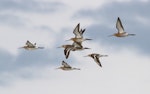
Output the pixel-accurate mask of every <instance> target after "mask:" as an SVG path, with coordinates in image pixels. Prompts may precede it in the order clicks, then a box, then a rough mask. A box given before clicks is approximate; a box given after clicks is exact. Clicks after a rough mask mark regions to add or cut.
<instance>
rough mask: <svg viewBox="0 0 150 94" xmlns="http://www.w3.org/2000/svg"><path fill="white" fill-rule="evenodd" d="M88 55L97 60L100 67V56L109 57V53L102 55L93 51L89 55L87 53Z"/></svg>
mask: <svg viewBox="0 0 150 94" xmlns="http://www.w3.org/2000/svg"><path fill="white" fill-rule="evenodd" d="M87 56H88V57H91V58H93V59H94V61H95V62H96V63H97V64H98V65H99V66H100V67H102V65H101V62H100V60H99V58H100V57H107V56H108V55H100V54H97V53H92V54H89V55H87ZM87 56H86V57H87Z"/></svg>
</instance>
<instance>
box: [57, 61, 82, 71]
mask: <svg viewBox="0 0 150 94" xmlns="http://www.w3.org/2000/svg"><path fill="white" fill-rule="evenodd" d="M57 69H62V70H65V71H69V70H80V68H73V67H71V66H70V65H69V64H67V63H66V62H65V61H62V66H61V67H58V68H57Z"/></svg>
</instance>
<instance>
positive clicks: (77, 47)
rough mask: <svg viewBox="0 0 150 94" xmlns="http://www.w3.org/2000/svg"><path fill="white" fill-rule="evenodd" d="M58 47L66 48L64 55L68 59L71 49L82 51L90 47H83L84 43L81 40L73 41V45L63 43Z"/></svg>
mask: <svg viewBox="0 0 150 94" xmlns="http://www.w3.org/2000/svg"><path fill="white" fill-rule="evenodd" d="M58 48H64V55H65V57H66V59H68V57H69V54H70V51H82V50H84V49H90V48H87V47H83V46H82V43H79V42H73V44H72V45H69V44H67V45H62V46H61V47H58Z"/></svg>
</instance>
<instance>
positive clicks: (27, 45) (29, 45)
mask: <svg viewBox="0 0 150 94" xmlns="http://www.w3.org/2000/svg"><path fill="white" fill-rule="evenodd" d="M20 48H24V49H26V50H36V49H43V48H44V47H37V46H36V43H34V44H33V43H31V42H30V41H29V40H27V41H26V43H25V46H23V47H20Z"/></svg>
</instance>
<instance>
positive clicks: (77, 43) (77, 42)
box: [21, 17, 135, 70]
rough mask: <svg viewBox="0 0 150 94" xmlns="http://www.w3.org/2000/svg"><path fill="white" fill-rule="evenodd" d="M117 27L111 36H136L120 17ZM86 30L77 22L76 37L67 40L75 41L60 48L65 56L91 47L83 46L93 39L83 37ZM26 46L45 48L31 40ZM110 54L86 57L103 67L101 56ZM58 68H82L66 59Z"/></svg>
mask: <svg viewBox="0 0 150 94" xmlns="http://www.w3.org/2000/svg"><path fill="white" fill-rule="evenodd" d="M116 28H117V30H118V32H117V33H114V34H113V35H110V36H116V37H126V36H134V35H135V34H129V33H127V32H125V31H124V27H123V25H122V22H121V20H120V18H119V17H118V19H117V22H116ZM84 32H85V29H80V23H79V24H77V26H76V27H75V29H74V30H73V33H74V35H75V37H74V38H70V39H69V40H67V41H70V40H71V41H73V43H72V44H67V45H62V46H60V47H58V48H64V55H65V58H66V59H68V57H69V54H70V52H71V51H82V50H85V49H90V48H88V47H83V45H82V42H84V41H87V40H92V39H89V38H84V37H83V33H84ZM21 48H24V49H26V50H35V49H43V48H44V47H38V46H36V43H34V44H33V43H31V42H30V41H28V40H27V42H26V45H25V46H23V47H21ZM107 56H108V55H101V54H98V53H91V54H88V55H86V56H84V57H91V58H93V59H94V61H95V62H96V63H97V64H98V65H99V66H100V67H102V64H101V62H100V60H99V58H100V57H107ZM57 69H62V70H80V68H74V67H71V66H70V65H69V64H68V63H66V62H65V61H62V66H60V67H58V68H57Z"/></svg>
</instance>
